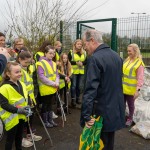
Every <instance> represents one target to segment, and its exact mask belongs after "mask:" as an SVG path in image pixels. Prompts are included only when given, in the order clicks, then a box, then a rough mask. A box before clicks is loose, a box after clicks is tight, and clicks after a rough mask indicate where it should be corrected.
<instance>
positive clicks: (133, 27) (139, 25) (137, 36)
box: [117, 15, 150, 66]
mask: <svg viewBox="0 0 150 150" xmlns="http://www.w3.org/2000/svg"><path fill="white" fill-rule="evenodd" d="M131 43H136V44H138V46H139V48H140V50H141V54H142V58H143V61H144V63H145V64H146V65H147V66H148V65H150V16H149V15H148V16H146V15H145V16H139V15H138V16H137V17H130V18H120V19H117V51H118V53H119V54H120V55H121V57H123V58H126V57H127V46H128V45H129V44H131Z"/></svg>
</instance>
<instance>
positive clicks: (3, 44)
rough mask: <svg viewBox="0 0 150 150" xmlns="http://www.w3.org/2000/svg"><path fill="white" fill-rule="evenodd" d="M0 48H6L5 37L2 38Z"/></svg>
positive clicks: (0, 38)
mask: <svg viewBox="0 0 150 150" xmlns="http://www.w3.org/2000/svg"><path fill="white" fill-rule="evenodd" d="M0 47H5V37H4V36H0Z"/></svg>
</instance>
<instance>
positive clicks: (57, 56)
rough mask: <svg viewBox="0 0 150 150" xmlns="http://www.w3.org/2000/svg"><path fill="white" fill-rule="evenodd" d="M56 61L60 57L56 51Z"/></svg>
mask: <svg viewBox="0 0 150 150" xmlns="http://www.w3.org/2000/svg"><path fill="white" fill-rule="evenodd" d="M55 55H56V61H58V60H59V59H60V57H59V54H58V53H57V52H56V54H55Z"/></svg>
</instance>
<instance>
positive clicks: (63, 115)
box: [56, 92, 66, 127]
mask: <svg viewBox="0 0 150 150" xmlns="http://www.w3.org/2000/svg"><path fill="white" fill-rule="evenodd" d="M56 94H57V97H58V100H59V103H60V110H61V118H62V127H64V122H65V121H66V115H65V112H64V108H63V104H64V103H63V101H62V100H61V99H60V95H59V93H58V92H57V93H56Z"/></svg>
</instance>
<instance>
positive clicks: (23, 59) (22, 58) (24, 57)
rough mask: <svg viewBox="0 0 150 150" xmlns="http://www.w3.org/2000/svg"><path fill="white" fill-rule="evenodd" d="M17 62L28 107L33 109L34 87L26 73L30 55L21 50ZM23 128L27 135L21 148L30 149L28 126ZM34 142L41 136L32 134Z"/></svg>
mask: <svg viewBox="0 0 150 150" xmlns="http://www.w3.org/2000/svg"><path fill="white" fill-rule="evenodd" d="M17 61H18V62H19V63H20V65H21V68H22V69H21V72H22V77H21V81H22V82H24V83H25V84H26V86H27V91H28V94H29V100H30V101H29V102H30V106H31V107H34V105H36V101H35V97H34V86H33V79H32V78H31V77H30V74H29V73H28V70H27V67H28V66H29V65H30V63H31V53H30V52H29V51H28V50H27V49H25V48H23V50H22V49H21V50H20V53H19V54H18V58H17ZM32 122H33V115H32V116H30V124H31V127H32ZM25 127H26V128H27V135H26V138H24V139H23V142H22V146H23V147H30V146H32V145H33V143H32V142H31V141H32V140H31V135H30V130H29V126H28V124H25ZM33 138H34V140H35V141H39V140H41V139H42V137H41V136H37V135H35V134H34V136H33Z"/></svg>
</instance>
